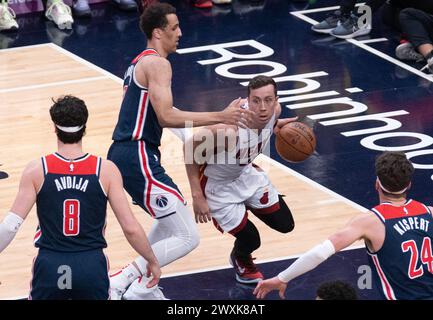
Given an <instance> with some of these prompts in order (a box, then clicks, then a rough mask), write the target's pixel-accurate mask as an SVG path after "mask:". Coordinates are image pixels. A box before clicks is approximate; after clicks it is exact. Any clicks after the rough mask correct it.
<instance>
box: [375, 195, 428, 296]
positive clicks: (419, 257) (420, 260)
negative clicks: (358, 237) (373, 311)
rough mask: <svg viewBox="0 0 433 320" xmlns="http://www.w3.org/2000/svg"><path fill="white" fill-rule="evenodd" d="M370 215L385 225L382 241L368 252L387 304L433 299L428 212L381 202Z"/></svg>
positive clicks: (414, 203) (420, 207)
mask: <svg viewBox="0 0 433 320" xmlns="http://www.w3.org/2000/svg"><path fill="white" fill-rule="evenodd" d="M372 211H373V212H374V213H375V214H376V216H377V217H378V218H379V219H380V220H381V221H382V222H383V224H384V225H385V240H384V243H383V245H382V248H381V249H379V250H378V251H377V252H370V251H369V250H368V248H367V252H368V253H369V259H370V263H371V264H372V266H374V268H373V270H374V276H375V277H376V280H377V283H380V284H381V286H382V291H383V294H384V295H385V297H386V298H387V299H388V300H395V299H398V300H400V299H403V300H408V299H433V251H432V242H433V232H432V231H431V228H430V226H431V223H432V221H433V218H432V215H431V212H430V210H429V208H428V207H427V206H426V205H424V204H422V203H420V202H417V201H415V200H408V201H406V203H405V204H404V205H403V206H394V205H392V204H391V203H388V202H383V203H381V204H380V205H378V206H376V207H374V208H373V209H372Z"/></svg>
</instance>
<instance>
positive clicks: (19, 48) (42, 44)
mask: <svg viewBox="0 0 433 320" xmlns="http://www.w3.org/2000/svg"><path fill="white" fill-rule="evenodd" d="M48 45H49V43H41V44H33V45H30V46H24V47H16V48H7V49H0V53H3V52H8V51H20V50H24V49H31V48H37V47H47V46H48Z"/></svg>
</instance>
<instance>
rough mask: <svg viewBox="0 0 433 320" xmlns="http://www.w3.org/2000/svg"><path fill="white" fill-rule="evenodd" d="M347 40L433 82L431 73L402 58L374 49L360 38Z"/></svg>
mask: <svg viewBox="0 0 433 320" xmlns="http://www.w3.org/2000/svg"><path fill="white" fill-rule="evenodd" d="M347 41H348V42H350V43H352V44H354V45H355V46H358V47H360V48H362V49H364V50H367V51H368V52H370V53H372V54H375V55H376V56H378V57H380V58H382V59H384V60H387V61H389V62H391V63H393V64H395V65H397V66H399V67H401V68H403V69H406V70H407V71H410V72H412V73H414V74H416V75H417V76H420V77H421V78H424V79H426V80H428V81H430V82H433V78H432V77H431V76H429V75H427V74H425V73H424V72H422V71H419V70H417V69H415V68H413V67H411V66H409V65H407V64H405V63H403V62H401V61H400V60H397V59H394V58H393V57H390V56H388V55H387V54H385V53H383V52H381V51H379V50H376V49H374V48H372V47H369V46H367V45H366V44H364V43H362V42H360V41H358V40H355V39H347Z"/></svg>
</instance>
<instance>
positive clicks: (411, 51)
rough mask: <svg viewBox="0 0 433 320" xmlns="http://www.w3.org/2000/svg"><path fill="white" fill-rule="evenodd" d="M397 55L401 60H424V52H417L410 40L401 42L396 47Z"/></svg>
mask: <svg viewBox="0 0 433 320" xmlns="http://www.w3.org/2000/svg"><path fill="white" fill-rule="evenodd" d="M395 55H396V56H397V58H399V59H400V60H413V61H422V60H424V57H423V56H422V54H420V53H418V52H416V50H415V48H414V47H413V45H412V44H411V43H410V42H405V43H402V44H399V45H398V46H397V48H395Z"/></svg>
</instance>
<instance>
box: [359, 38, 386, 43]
mask: <svg viewBox="0 0 433 320" xmlns="http://www.w3.org/2000/svg"><path fill="white" fill-rule="evenodd" d="M384 41H388V39H387V38H376V39H367V40H358V42H360V43H374V42H384Z"/></svg>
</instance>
